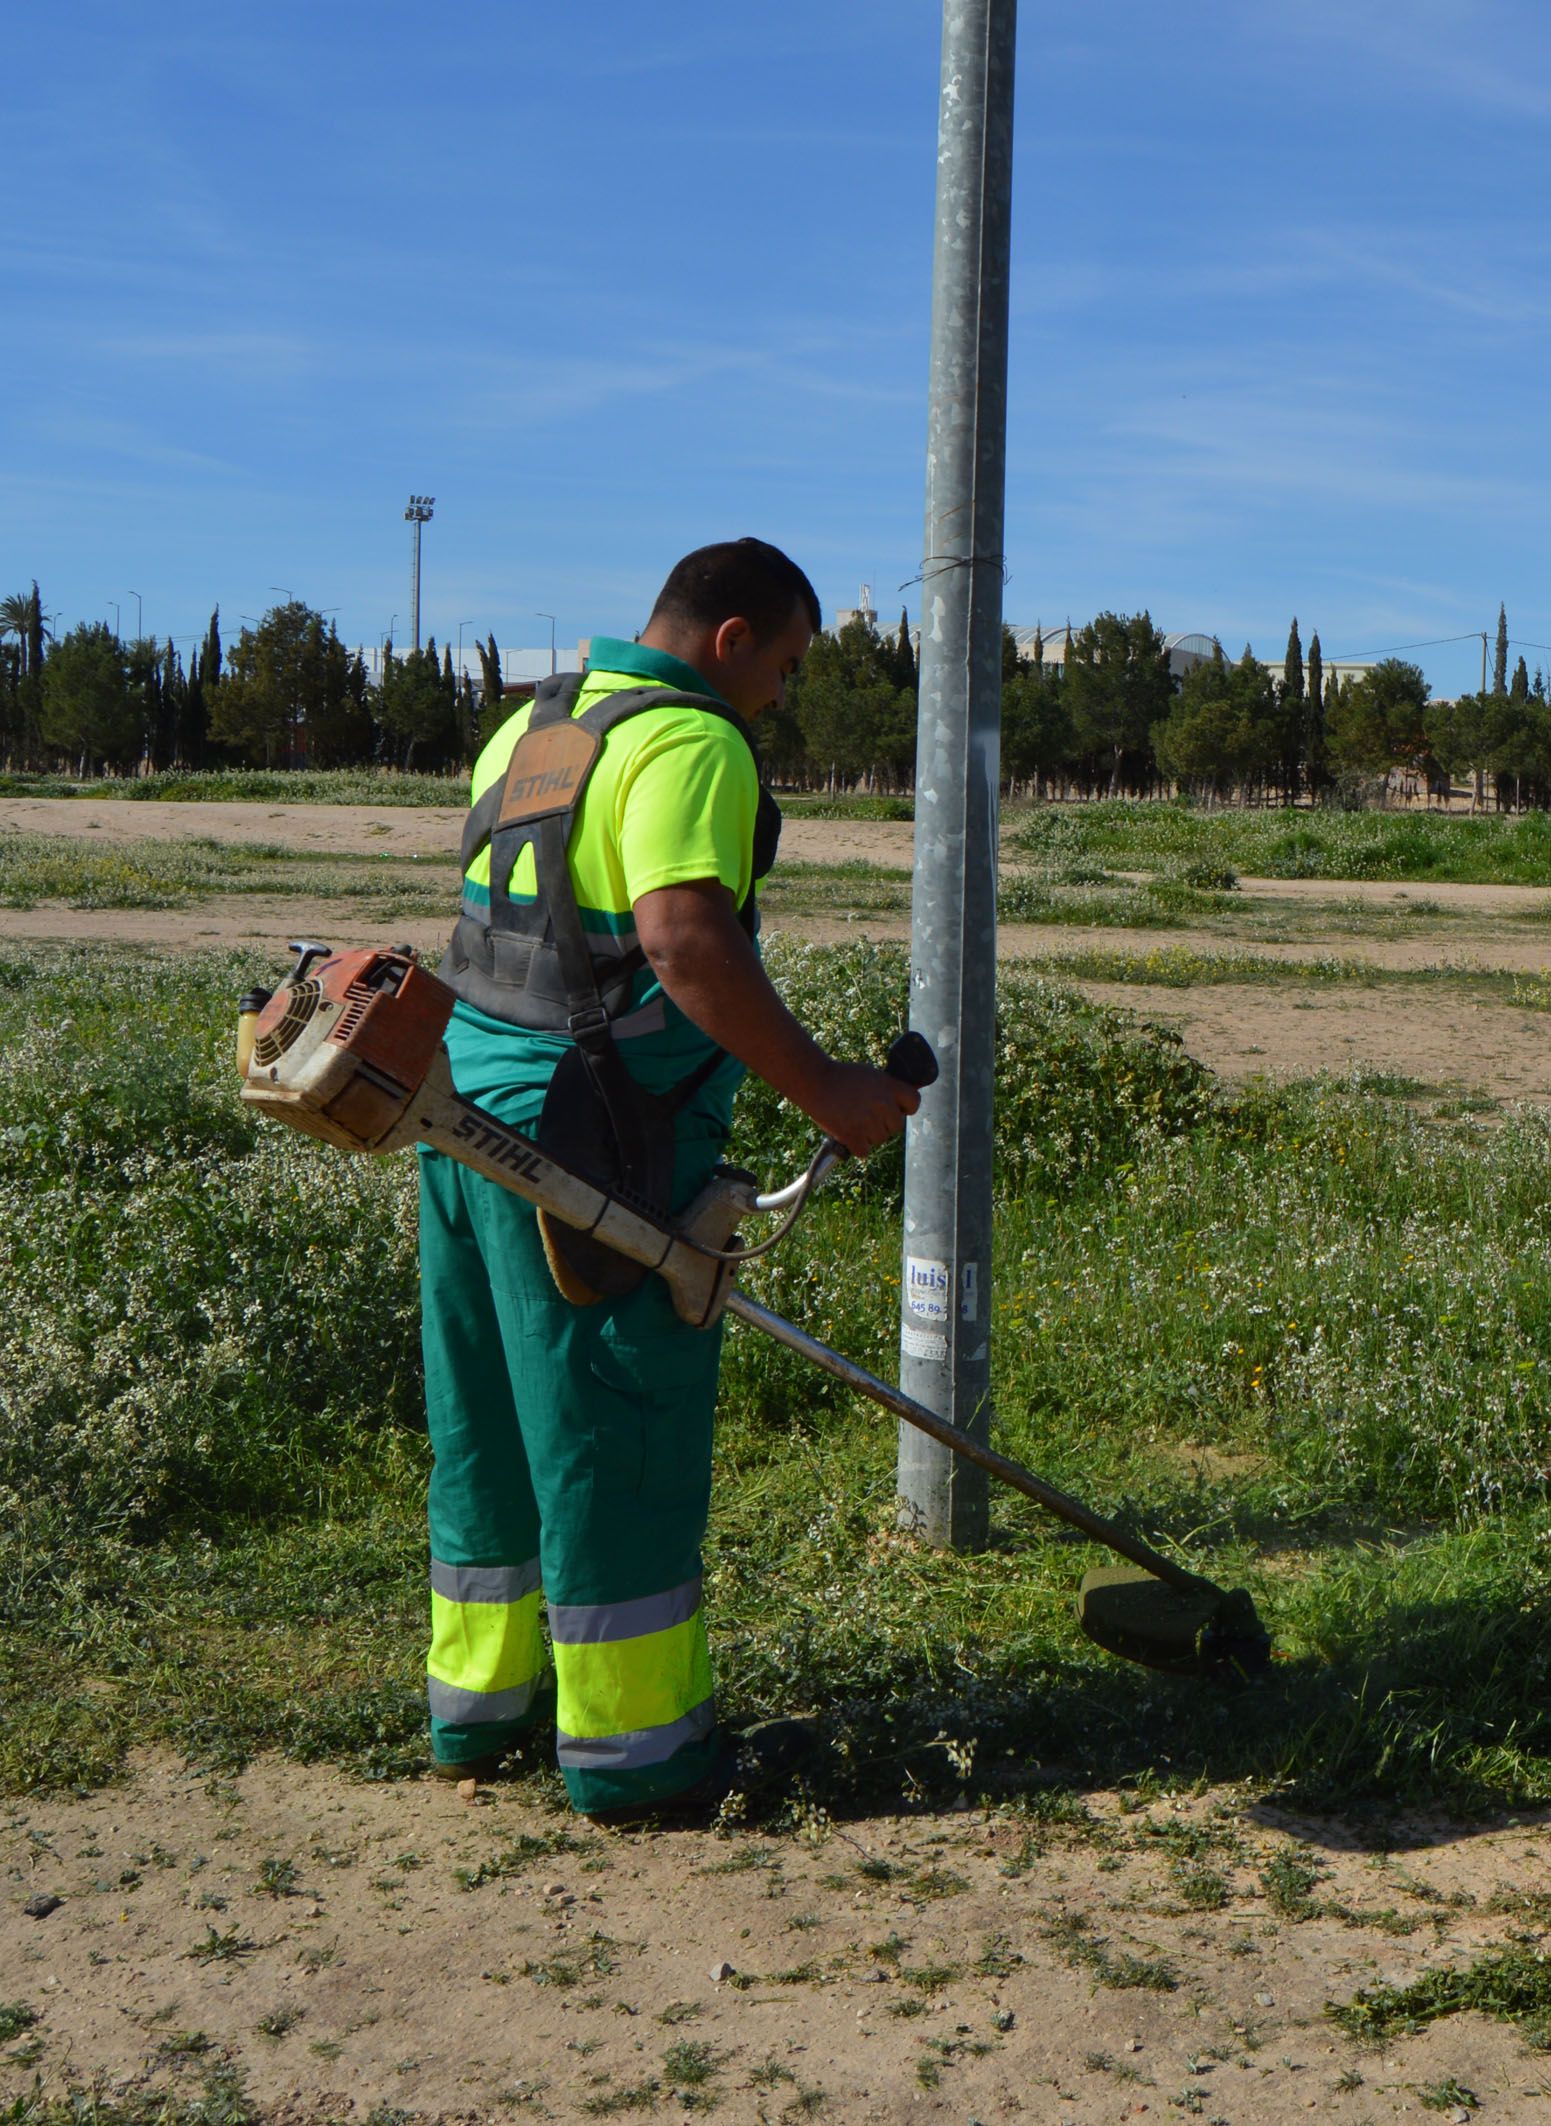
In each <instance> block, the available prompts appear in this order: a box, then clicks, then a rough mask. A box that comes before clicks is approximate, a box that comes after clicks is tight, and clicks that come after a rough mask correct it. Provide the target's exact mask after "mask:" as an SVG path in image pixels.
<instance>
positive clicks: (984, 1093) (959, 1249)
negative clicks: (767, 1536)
mask: <svg viewBox="0 0 1551 2126" xmlns="http://www.w3.org/2000/svg"><path fill="white" fill-rule="evenodd" d="M1016 26H1017V4H1016V0H944V5H943V37H942V91H941V115H940V118H939V122H938V147H937V230H936V244H935V250H934V255H933V262H932V358H931V385H930V403H929V407H928V413H927V446H926V558H925V561H924V562H923V564H922V571H921V695H920V714H919V725H918V736H917V756H916V834H915V912H914V917H913V921H912V928H911V968H910V987H911V1012H910V1018H911V1024H912V1025H913V1026H916V1027H918V1028H919V1029H920V1030H921V1032H923V1033H924V1034H925V1035H926V1036H927V1038H928V1039H929V1040H930V1041H931V1043H932V1045H933V1047H934V1048H935V1049H936V1050H937V1054H938V1058H939V1061H940V1063H941V1066H942V1076H941V1078H940V1079H939V1080H938V1082H937V1084H936V1085H935V1086H934V1087H933V1088H932V1089H931V1090H930V1091H929V1092H928V1093H926V1095H925V1096H924V1098H923V1100H922V1103H921V1112H920V1114H919V1116H918V1117H917V1118H916V1120H915V1121H914V1122H913V1123H912V1124H911V1126H910V1136H909V1143H908V1147H907V1150H906V1157H905V1250H904V1252H905V1259H904V1266H903V1275H902V1277H901V1327H900V1367H901V1374H902V1379H903V1385H904V1389H905V1392H906V1394H908V1395H910V1396H912V1397H913V1398H914V1399H915V1400H916V1401H917V1402H921V1403H924V1404H925V1405H926V1406H927V1408H928V1409H930V1410H933V1411H935V1412H936V1413H937V1415H938V1416H939V1417H943V1418H946V1419H947V1420H948V1421H949V1422H950V1423H952V1424H954V1425H957V1426H958V1427H959V1428H960V1429H962V1430H964V1431H967V1432H969V1433H970V1435H971V1436H972V1437H973V1438H975V1439H978V1440H981V1441H984V1440H985V1439H986V1438H987V1437H988V1435H989V1432H990V1422H991V1410H990V1388H991V1114H992V1095H993V1074H994V1064H995V1040H994V1031H995V1010H996V841H997V792H998V783H999V779H1000V730H1001V688H1002V576H1003V560H1002V515H1003V500H1004V492H1005V487H1006V445H1007V280H1008V253H1009V247H1010V235H1011V219H1012V214H1011V206H1012V100H1013V94H1012V92H1013V55H1014V41H1015V34H1016ZM899 1493H900V1516H901V1520H902V1522H903V1523H904V1524H905V1525H907V1526H909V1527H912V1528H915V1529H916V1530H918V1531H919V1532H920V1533H921V1534H922V1535H924V1536H926V1537H927V1538H928V1540H929V1541H931V1542H934V1543H939V1544H953V1545H954V1546H956V1547H957V1548H959V1549H976V1548H979V1547H980V1546H981V1545H982V1544H983V1543H984V1542H985V1539H986V1530H987V1520H988V1510H987V1496H986V1493H987V1486H986V1479H985V1476H984V1474H983V1472H982V1471H980V1470H978V1469H976V1468H974V1467H972V1466H971V1465H969V1464H967V1463H964V1462H961V1461H959V1460H958V1459H957V1457H955V1456H954V1455H952V1454H951V1453H949V1451H948V1450H947V1449H946V1448H945V1447H942V1446H939V1445H938V1444H937V1442H936V1441H934V1440H929V1439H926V1438H924V1437H923V1436H922V1434H921V1433H919V1432H917V1431H915V1430H914V1429H913V1428H912V1427H909V1426H902V1427H901V1428H900V1442H899Z"/></svg>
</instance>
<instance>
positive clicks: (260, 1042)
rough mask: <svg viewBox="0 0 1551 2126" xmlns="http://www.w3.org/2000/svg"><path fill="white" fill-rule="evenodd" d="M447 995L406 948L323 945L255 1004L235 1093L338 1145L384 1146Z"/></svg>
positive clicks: (434, 1044)
mask: <svg viewBox="0 0 1551 2126" xmlns="http://www.w3.org/2000/svg"><path fill="white" fill-rule="evenodd" d="M455 1001H456V999H455V997H454V995H453V992H452V991H451V990H450V989H449V988H448V987H447V985H446V983H445V982H439V981H438V980H437V978H436V976H435V975H434V974H428V973H427V972H426V970H425V968H423V967H422V966H420V964H419V963H418V961H416V960H414V959H413V958H411V957H410V956H409V955H408V954H406V953H402V952H382V951H378V950H376V949H374V948H372V947H369V946H368V947H362V948H360V949H358V950H356V951H352V952H339V953H334V954H331V955H330V956H329V958H327V959H325V960H320V961H318V962H317V963H316V964H315V965H314V966H313V967H312V968H311V969H310V971H309V972H308V973H307V974H305V975H303V976H302V977H301V979H300V980H299V981H290V982H287V983H285V984H283V986H282V987H281V988H279V989H277V990H276V991H275V993H274V995H273V996H272V997H271V998H270V1000H269V1002H268V1003H267V1004H266V1005H265V1006H264V1008H263V1010H262V1011H261V1012H260V1014H259V1017H258V1023H257V1025H256V1027H255V1029H254V1039H253V1053H252V1056H251V1058H250V1060H249V1063H248V1072H247V1077H246V1079H245V1081H244V1083H243V1088H242V1097H243V1099H244V1100H246V1101H247V1102H248V1103H249V1105H250V1106H253V1107H257V1108H258V1109H259V1110H260V1111H261V1112H268V1113H270V1114H273V1115H275V1116H276V1117H277V1118H279V1119H281V1120H283V1121H286V1122H288V1123H290V1125H291V1126H292V1128H293V1129H301V1130H305V1131H306V1132H307V1134H308V1135H309V1136H313V1137H321V1138H323V1140H324V1141H325V1143H328V1144H337V1145H339V1146H341V1147H342V1148H343V1149H345V1150H346V1151H377V1150H387V1149H389V1148H390V1147H389V1146H388V1145H387V1144H386V1143H385V1142H384V1139H386V1138H388V1137H389V1136H391V1135H392V1134H393V1132H394V1131H395V1130H396V1129H397V1127H398V1125H399V1124H400V1123H401V1122H402V1121H403V1119H404V1116H405V1113H406V1111H407V1109H408V1108H409V1105H410V1103H411V1101H412V1100H413V1099H414V1096H415V1094H416V1092H417V1091H418V1090H419V1088H420V1085H421V1083H422V1082H423V1080H424V1078H425V1074H426V1072H427V1071H428V1070H429V1069H430V1067H431V1061H432V1058H433V1057H434V1056H435V1054H436V1051H437V1048H438V1047H439V1045H440V1043H441V1038H442V1035H443V1033H444V1032H445V1031H446V1028H447V1021H448V1019H449V1018H450V1017H451V1016H452V1007H453V1004H454V1002H455ZM403 1141H408V1140H407V1139H405V1140H403Z"/></svg>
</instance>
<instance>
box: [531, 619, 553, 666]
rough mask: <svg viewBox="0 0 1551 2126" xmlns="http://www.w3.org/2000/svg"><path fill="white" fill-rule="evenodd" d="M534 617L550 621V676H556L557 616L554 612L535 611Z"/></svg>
mask: <svg viewBox="0 0 1551 2126" xmlns="http://www.w3.org/2000/svg"><path fill="white" fill-rule="evenodd" d="M533 617H534V619H535V620H547V621H548V622H549V676H550V678H551V679H553V678H554V676H555V616H554V614H553V613H535V614H534V616H533Z"/></svg>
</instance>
